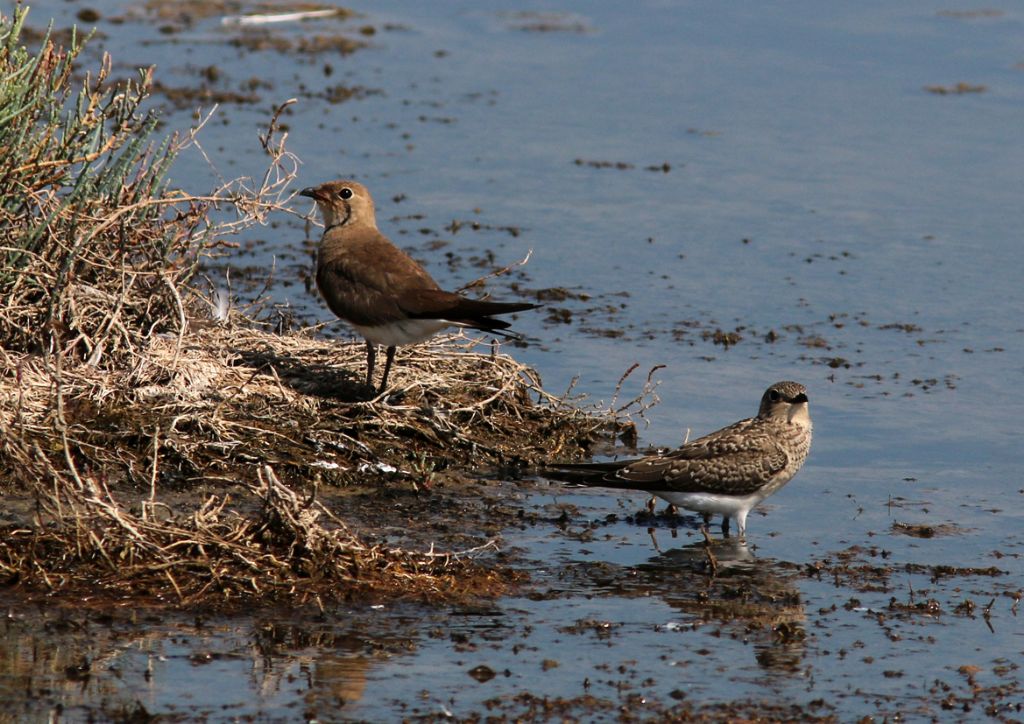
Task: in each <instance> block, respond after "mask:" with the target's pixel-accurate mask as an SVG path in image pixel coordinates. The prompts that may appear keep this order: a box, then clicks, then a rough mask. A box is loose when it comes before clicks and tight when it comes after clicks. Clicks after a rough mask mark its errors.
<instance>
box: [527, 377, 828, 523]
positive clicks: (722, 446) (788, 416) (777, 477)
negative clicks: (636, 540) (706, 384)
mask: <svg viewBox="0 0 1024 724" xmlns="http://www.w3.org/2000/svg"><path fill="white" fill-rule="evenodd" d="M810 449H811V416H810V412H809V411H808V404H807V389H806V388H805V387H804V386H803V385H801V384H800V383H798V382H776V383H775V384H774V385H772V386H771V387H769V388H768V389H767V390H766V391H765V393H764V395H763V396H762V397H761V407H760V409H758V411H757V417H752V418H749V419H746V420H740V421H739V422H736V423H734V424H732V425H729V426H728V427H724V428H722V429H721V430H718V431H716V432H713V433H711V434H710V435H705V436H704V437H701V438H699V439H697V440H694V441H692V442H688V443H686V444H685V445H683V446H682V447H681V448H679V449H678V450H673V451H671V452H668V453H664V454H659V455H651V456H649V457H644V458H639V459H634V460H616V461H612V462H606V463H578V464H571V463H566V464H556V465H552V466H550V467H549V468H548V469H547V470H546V472H545V473H544V474H545V476H546V477H550V478H553V479H555V480H562V481H565V482H572V483H579V484H582V485H590V486H595V487H605V488H621V489H626V490H645V491H647V492H649V493H652V494H654V495H657V496H659V497H661V498H664V499H665V500H667V501H668V502H669V503H672V504H673V505H676V506H678V507H680V508H685V509H687V510H693V511H697V512H700V513H703V514H704V516H705V520H708V519H709V518H710V516H711V515H713V514H716V513H717V514H721V515H722V533H723V535H728V534H729V520H730V519H731V518H735V519H736V525H737V527H738V528H739V537H740V539H741V540H742V539H745V537H746V532H747V514H748V513H749V512H750V511H751V509H752V508H753V507H754V506H756V505H757V504H758V503H760V502H761V501H762V500H764V499H765V498H767V497H768V496H769V495H771V494H773V493H775V492H778V490H779V489H781V488H782V486H783V485H785V484H786V483H788V482H789V481H790V480H792V479H793V476H794V475H796V473H797V471H798V470H800V467H801V466H802V465H803V464H804V460H806V459H807V453H808V452H809V451H810Z"/></svg>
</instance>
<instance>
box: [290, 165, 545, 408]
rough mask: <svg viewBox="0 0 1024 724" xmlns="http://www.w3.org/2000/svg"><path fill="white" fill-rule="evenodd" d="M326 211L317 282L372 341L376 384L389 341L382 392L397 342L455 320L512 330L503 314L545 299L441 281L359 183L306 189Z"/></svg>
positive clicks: (369, 374) (370, 364)
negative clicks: (398, 241) (505, 297)
mask: <svg viewBox="0 0 1024 724" xmlns="http://www.w3.org/2000/svg"><path fill="white" fill-rule="evenodd" d="M299 194H300V195H301V196H308V197H310V198H311V199H313V200H314V201H316V205H317V208H318V209H320V213H321V215H322V216H323V217H324V233H323V236H322V237H321V238H320V247H319V249H318V250H317V263H316V285H317V287H319V289H320V293H321V294H323V296H324V299H325V300H326V301H327V306H328V307H330V308H331V311H332V312H334V313H335V314H337V315H338V316H339V317H341V318H342V319H344V320H345V321H346V322H348V323H349V324H350V325H351V326H352V328H353V329H355V330H356V331H357V332H359V334H361V335H362V336H363V337H364V338H365V339H366V384H367V385H370V386H372V385H373V368H374V365H375V363H376V359H377V351H376V346H377V345H378V344H379V345H383V346H385V347H387V361H386V362H385V364H384V376H383V377H382V378H381V382H380V388H379V391H380V392H383V391H384V390H385V389H386V388H387V383H388V373H389V372H390V371H391V364H392V362H393V361H394V359H395V347H397V346H398V345H400V344H414V343H416V342H422V341H424V340H426V339H429V338H430V337H432V336H433V335H435V334H436V333H437V332H439V331H440V330H442V329H444V328H445V327H447V326H449V325H454V326H457V327H467V328H469V329H479V330H481V331H484V332H492V333H494V334H497V335H499V336H501V337H506V338H513V339H517V338H518V335H516V334H515V333H514V332H505V331H504V330H506V329H508V328H509V327H510V326H511V325H510V323H509V322H506V321H504V320H502V319H494V318H493V317H494V315H496V314H508V313H511V312H522V311H524V310H527V309H534V308H536V307H537V306H539V305H537V304H528V303H523V302H485V301H481V300H478V299H467V298H466V297H463V296H462V295H460V294H455V293H454V292H446V291H444V290H443V289H441V287H439V286H438V284H437V282H435V281H434V280H433V278H431V276H430V274H428V273H427V271H426V270H425V269H424V268H423V267H422V266H420V265H419V264H418V263H417V262H416V261H415V260H414V259H413V258H412V257H410V256H409V255H408V254H406V253H405V252H404V251H402V250H401V249H399V248H398V247H397V246H395V245H394V244H393V243H391V241H390V240H389V239H388V238H387V237H386V236H384V235H383V234H382V233H380V231H379V230H378V229H377V219H376V216H375V215H374V206H373V198H372V197H371V196H370V192H369V191H367V190H366V187H365V186H363V185H362V184H360V183H357V182H355V181H346V180H341V181H329V182H327V183H325V184H321V185H320V186H316V187H311V188H306V189H303V190H302V191H300V192H299Z"/></svg>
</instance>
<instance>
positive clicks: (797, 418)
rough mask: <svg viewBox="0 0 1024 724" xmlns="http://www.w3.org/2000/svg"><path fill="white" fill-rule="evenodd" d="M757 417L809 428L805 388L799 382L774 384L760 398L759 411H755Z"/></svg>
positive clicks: (809, 418)
mask: <svg viewBox="0 0 1024 724" xmlns="http://www.w3.org/2000/svg"><path fill="white" fill-rule="evenodd" d="M757 416H758V417H764V418H774V419H777V420H782V421H784V422H794V423H796V424H798V425H803V426H804V427H807V426H810V424H811V417H810V413H809V411H808V408H807V388H806V387H804V386H803V385H801V384H800V383H799V382H789V381H786V382H776V383H775V384H774V385H772V386H771V387H769V388H768V389H767V390H765V392H764V395H763V396H762V397H761V409H759V410H758V411H757Z"/></svg>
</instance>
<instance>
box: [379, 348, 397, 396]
mask: <svg viewBox="0 0 1024 724" xmlns="http://www.w3.org/2000/svg"><path fill="white" fill-rule="evenodd" d="M394 361H395V345H391V346H390V347H388V354H387V359H386V360H385V361H384V376H383V377H381V378H380V389H379V390H378V392H383V391H384V390H386V389H387V388H388V373H389V372H390V371H391V363H392V362H394Z"/></svg>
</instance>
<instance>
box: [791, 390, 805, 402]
mask: <svg viewBox="0 0 1024 724" xmlns="http://www.w3.org/2000/svg"><path fill="white" fill-rule="evenodd" d="M791 402H792V403H793V404H797V403H798V402H807V395H806V394H805V393H803V392H801V393H800V394H799V395H797V396H796V397H794V398H793V399H792V400H791Z"/></svg>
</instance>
